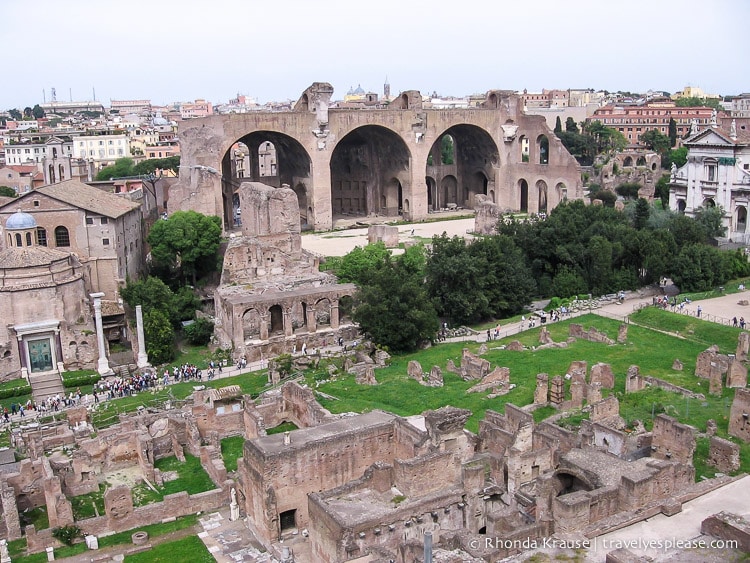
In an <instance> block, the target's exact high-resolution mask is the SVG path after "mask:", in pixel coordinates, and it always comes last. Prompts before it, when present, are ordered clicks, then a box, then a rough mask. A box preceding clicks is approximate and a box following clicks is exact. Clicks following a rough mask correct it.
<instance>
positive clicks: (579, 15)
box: [0, 0, 750, 109]
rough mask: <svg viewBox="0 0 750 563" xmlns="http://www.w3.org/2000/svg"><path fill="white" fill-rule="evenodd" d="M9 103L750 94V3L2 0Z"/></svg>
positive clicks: (4, 99) (1, 104)
mask: <svg viewBox="0 0 750 563" xmlns="http://www.w3.org/2000/svg"><path fill="white" fill-rule="evenodd" d="M0 21H2V22H3V32H2V36H1V37H2V45H3V47H4V49H3V50H4V57H3V59H4V61H5V65H4V69H3V70H4V73H3V75H4V80H3V84H2V85H0V109H8V108H12V107H18V108H23V107H25V106H33V105H34V104H36V103H41V102H43V101H44V96H45V95H46V99H47V101H49V100H50V96H51V88H53V87H54V88H55V89H56V91H57V99H58V101H68V100H70V99H71V97H72V99H73V100H75V101H82V100H90V99H92V98H93V96H94V91H95V92H96V99H97V100H100V101H101V102H102V103H103V104H104V105H105V106H108V105H109V101H110V100H111V99H116V100H128V99H150V100H151V101H152V103H154V104H166V103H169V102H174V101H188V100H193V99H196V98H205V99H208V100H210V101H211V102H213V103H214V104H216V103H222V102H226V101H227V100H228V99H229V98H231V97H234V96H235V94H237V93H238V92H239V93H243V94H246V95H248V96H251V97H254V98H256V99H257V100H258V101H259V102H260V103H264V102H267V101H272V100H285V99H293V100H296V99H297V98H299V96H300V94H301V93H302V92H303V91H304V90H305V88H307V87H308V86H309V85H310V84H311V83H313V82H316V81H318V82H330V83H331V84H332V85H333V87H334V89H335V92H334V99H341V98H342V97H343V96H344V94H346V91H347V90H348V89H349V88H350V87H351V86H354V87H357V85H358V84H361V85H362V88H364V89H365V90H366V91H374V92H377V93H379V94H382V92H383V83H384V82H385V79H386V76H387V77H388V81H389V82H390V84H391V93H392V94H397V93H399V92H400V91H403V90H420V91H421V92H422V93H423V94H427V93H432V92H433V91H435V92H437V93H438V94H440V95H444V96H447V95H454V96H462V95H465V94H470V93H480V92H482V93H483V92H486V91H487V90H491V89H512V90H523V89H524V88H526V89H528V90H529V91H539V90H541V89H542V88H548V89H549V88H560V89H566V88H595V89H606V90H610V91H616V90H626V91H635V92H643V91H646V90H649V89H652V90H666V91H670V92H675V91H677V90H680V89H682V88H683V87H684V86H686V85H691V86H698V87H700V88H702V89H703V90H704V91H706V92H708V93H717V94H722V95H730V94H739V93H741V92H748V91H750V76H749V75H748V72H747V71H748V68H750V63H749V62H748V60H749V59H750V33H749V32H748V24H750V1H748V0H711V1H706V0H701V1H698V0H679V1H677V0H674V1H669V2H668V1H666V0H631V1H629V2H628V1H619V2H613V1H611V0H525V1H524V0H468V1H463V2H462V1H460V0H432V1H429V2H427V1H422V0H380V1H378V0H368V1H362V0H359V1H356V0H346V1H345V0H209V1H205V0H125V1H114V0H36V1H35V2H30V1H29V0H0Z"/></svg>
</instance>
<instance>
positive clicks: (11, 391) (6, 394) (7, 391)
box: [0, 383, 31, 400]
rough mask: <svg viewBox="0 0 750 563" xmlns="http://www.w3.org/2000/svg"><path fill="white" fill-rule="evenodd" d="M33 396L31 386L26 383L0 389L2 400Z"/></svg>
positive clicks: (0, 398)
mask: <svg viewBox="0 0 750 563" xmlns="http://www.w3.org/2000/svg"><path fill="white" fill-rule="evenodd" d="M23 395H31V385H29V384H28V383H24V384H22V385H16V386H15V387H0V400H3V399H11V398H13V397H21V396H23Z"/></svg>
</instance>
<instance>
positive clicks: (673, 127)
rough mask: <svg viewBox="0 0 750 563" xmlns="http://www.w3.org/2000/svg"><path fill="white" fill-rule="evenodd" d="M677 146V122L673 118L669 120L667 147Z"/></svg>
mask: <svg viewBox="0 0 750 563" xmlns="http://www.w3.org/2000/svg"><path fill="white" fill-rule="evenodd" d="M676 144H677V122H676V121H675V120H674V118H672V117H670V118H669V146H670V147H673V146H675V145H676Z"/></svg>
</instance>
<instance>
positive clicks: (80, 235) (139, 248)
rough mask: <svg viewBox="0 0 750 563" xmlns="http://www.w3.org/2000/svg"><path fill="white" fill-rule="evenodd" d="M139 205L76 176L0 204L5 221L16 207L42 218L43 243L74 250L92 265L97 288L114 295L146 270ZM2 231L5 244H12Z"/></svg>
mask: <svg viewBox="0 0 750 563" xmlns="http://www.w3.org/2000/svg"><path fill="white" fill-rule="evenodd" d="M140 207H141V206H140V204H138V203H134V202H132V201H130V200H128V199H126V198H124V197H121V196H117V195H113V194H109V193H107V192H104V191H102V190H99V189H97V188H94V187H91V186H88V185H86V184H83V183H81V182H78V181H76V180H67V181H65V182H61V183H59V184H54V185H50V186H43V187H40V188H38V189H36V190H33V191H30V192H26V193H24V194H21V195H20V196H19V197H18V198H16V199H14V200H12V201H10V202H8V203H6V204H5V205H2V206H1V207H0V223H2V224H4V223H5V221H6V219H7V218H8V217H9V216H10V215H12V214H13V213H16V212H17V211H25V212H27V213H31V214H33V216H34V219H35V221H36V223H37V227H36V233H35V235H36V241H37V245H38V246H46V247H48V248H56V249H58V250H62V251H65V252H74V253H75V254H76V256H78V257H79V258H80V260H81V262H82V263H83V264H88V267H89V268H90V280H91V281H90V284H91V288H92V290H93V291H102V292H104V293H105V295H106V297H105V298H106V299H110V300H115V299H117V297H118V295H119V287H120V285H124V283H125V280H126V279H128V278H130V279H136V278H137V277H138V276H139V275H140V273H141V272H142V271H143V264H144V260H143V256H144V252H143V245H142V239H143V233H142V221H141V218H142V213H141V209H140ZM6 239H7V237H6V236H4V235H3V237H2V241H3V242H1V243H0V248H5V247H6V246H7V240H6Z"/></svg>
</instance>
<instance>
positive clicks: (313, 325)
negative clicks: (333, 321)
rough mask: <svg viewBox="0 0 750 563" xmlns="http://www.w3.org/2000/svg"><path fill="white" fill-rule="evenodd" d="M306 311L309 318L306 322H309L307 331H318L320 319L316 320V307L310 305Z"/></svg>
mask: <svg viewBox="0 0 750 563" xmlns="http://www.w3.org/2000/svg"><path fill="white" fill-rule="evenodd" d="M306 313H307V318H306V319H305V322H306V323H307V332H316V331H317V330H318V321H317V320H316V318H317V317H316V316H315V309H314V308H313V307H308V308H307V311H306Z"/></svg>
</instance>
